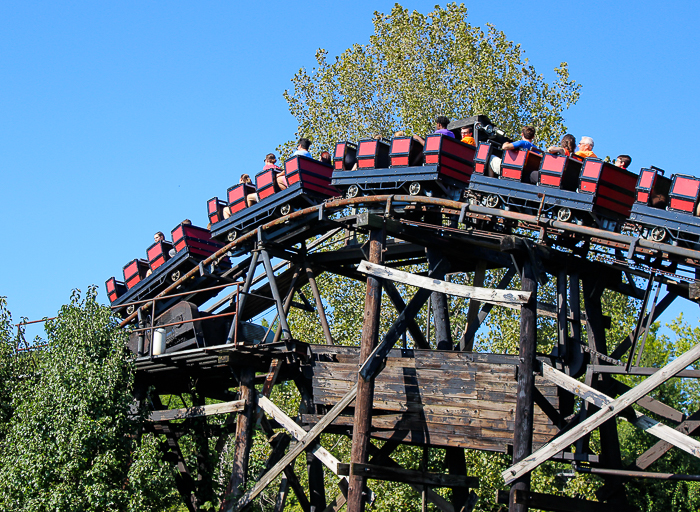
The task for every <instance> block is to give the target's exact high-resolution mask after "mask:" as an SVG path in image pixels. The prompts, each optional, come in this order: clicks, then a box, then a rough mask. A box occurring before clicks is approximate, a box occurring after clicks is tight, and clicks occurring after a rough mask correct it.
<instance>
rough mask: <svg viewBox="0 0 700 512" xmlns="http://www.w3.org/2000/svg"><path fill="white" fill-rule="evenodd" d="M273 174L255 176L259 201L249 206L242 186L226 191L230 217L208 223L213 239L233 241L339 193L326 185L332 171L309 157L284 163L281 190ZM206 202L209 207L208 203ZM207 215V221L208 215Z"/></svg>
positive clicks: (267, 172) (247, 191)
mask: <svg viewBox="0 0 700 512" xmlns="http://www.w3.org/2000/svg"><path fill="white" fill-rule="evenodd" d="M277 172H278V171H275V170H274V169H270V170H267V171H262V172H260V173H258V175H257V176H256V184H257V187H256V190H257V194H258V196H259V198H260V201H259V202H257V203H255V204H253V205H252V206H248V205H247V204H246V200H245V197H246V195H247V194H249V193H250V192H251V190H250V189H247V188H246V185H244V184H238V185H236V186H234V187H231V188H230V189H229V193H228V199H229V202H228V206H229V208H230V209H231V216H230V217H229V218H228V219H223V220H219V221H218V222H216V223H212V227H211V234H212V237H213V238H215V239H217V240H222V241H233V240H235V239H236V238H238V237H239V236H241V235H242V234H245V233H247V232H248V231H250V230H252V229H255V228H257V227H258V226H260V225H262V224H265V223H266V222H269V221H270V220H273V219H274V218H277V217H281V216H284V215H288V214H289V213H291V212H293V211H294V210H298V209H302V208H306V207H308V206H311V205H315V204H318V203H320V202H323V201H324V200H325V199H327V198H329V197H333V196H336V195H338V194H339V193H338V190H337V189H336V188H334V187H332V186H331V183H330V182H331V174H332V172H333V168H332V167H331V166H330V165H327V164H324V163H322V162H319V161H317V160H314V159H312V158H307V157H305V156H294V157H292V158H290V159H289V160H287V161H286V162H284V179H285V181H286V184H287V188H286V189H284V190H280V188H279V186H278V183H277ZM215 199H216V198H215ZM217 201H218V199H217ZM210 203H211V204H212V206H213V203H212V200H210ZM217 204H218V203H217ZM208 210H209V211H210V212H211V210H212V208H211V207H209V206H208ZM209 215H210V219H211V218H212V217H211V213H210V214H209Z"/></svg>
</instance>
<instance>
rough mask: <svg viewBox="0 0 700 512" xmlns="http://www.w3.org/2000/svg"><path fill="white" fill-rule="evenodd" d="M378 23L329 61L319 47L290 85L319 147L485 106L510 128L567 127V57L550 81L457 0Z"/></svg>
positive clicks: (571, 89)
mask: <svg viewBox="0 0 700 512" xmlns="http://www.w3.org/2000/svg"><path fill="white" fill-rule="evenodd" d="M373 23H374V35H372V36H371V37H370V40H369V43H367V44H355V45H353V46H352V47H351V48H348V49H347V50H345V51H344V52H343V53H342V54H341V55H340V56H338V57H336V58H335V60H332V61H330V62H329V61H328V53H327V52H326V50H323V49H319V50H318V51H317V52H316V62H317V65H318V67H317V68H314V69H313V70H312V71H311V73H308V72H307V71H306V70H305V69H304V68H302V69H300V70H299V72H298V73H297V74H296V75H295V76H294V78H292V84H293V89H292V90H291V91H285V94H284V96H285V99H286V100H287V102H288V104H289V110H290V112H291V113H292V115H293V116H294V117H295V118H296V119H297V122H298V124H299V130H298V135H300V136H308V137H311V138H313V140H314V144H315V147H316V148H317V149H331V148H332V147H333V144H334V143H335V142H336V141H338V140H358V139H359V138H363V137H368V136H371V135H372V134H374V133H381V134H382V135H384V136H390V135H391V134H392V133H394V131H396V130H404V131H406V132H407V133H409V134H410V133H426V132H430V131H432V130H433V128H434V119H435V117H436V116H438V115H447V116H448V117H449V116H451V117H453V118H462V117H467V116H470V115H476V114H486V115H488V116H489V117H490V118H491V121H492V122H494V123H496V124H497V125H498V126H499V127H501V128H502V129H504V130H505V131H506V133H510V134H512V135H516V134H518V133H520V127H521V126H522V125H524V124H532V125H533V126H535V128H536V129H537V134H538V135H537V136H538V139H539V140H542V141H554V140H557V139H558V138H559V137H560V136H561V135H562V134H563V133H564V131H565V129H566V128H565V126H564V125H563V121H564V119H563V111H564V110H565V109H566V108H568V107H569V106H571V105H573V104H575V103H576V101H577V100H578V97H579V90H580V85H578V84H576V83H575V82H574V81H573V80H571V79H570V78H569V71H568V68H567V64H566V63H565V62H562V63H561V65H560V66H559V67H557V68H556V69H555V70H554V72H555V74H556V80H555V81H554V82H552V83H548V82H547V81H546V80H545V79H544V77H543V76H542V75H540V74H538V73H537V71H536V70H535V68H534V67H533V66H532V65H531V64H530V63H529V62H528V60H527V59H525V58H524V57H523V51H522V50H521V48H520V45H519V44H515V43H513V42H512V41H509V40H508V39H507V38H506V36H505V34H504V33H503V32H500V31H498V30H496V28H495V27H494V26H492V25H487V28H486V31H484V30H482V29H481V28H479V27H473V26H471V25H470V24H469V23H468V21H467V9H466V7H465V6H464V5H457V4H455V3H452V4H448V5H447V6H446V7H445V8H441V7H439V6H436V7H435V10H434V11H433V12H431V13H429V14H427V15H424V14H421V13H419V12H416V11H413V12H409V11H408V9H405V8H403V7H401V6H400V5H399V4H396V5H395V6H394V8H393V9H392V11H391V13H390V14H381V13H378V12H375V13H374V20H373ZM291 146H292V144H291V143H288V144H287V145H286V146H285V147H286V149H287V150H288V149H289V148H291Z"/></svg>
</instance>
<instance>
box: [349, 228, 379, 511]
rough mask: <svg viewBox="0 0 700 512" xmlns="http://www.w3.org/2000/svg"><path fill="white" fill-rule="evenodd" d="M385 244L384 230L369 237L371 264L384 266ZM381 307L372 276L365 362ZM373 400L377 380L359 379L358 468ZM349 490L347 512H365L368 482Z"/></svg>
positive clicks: (354, 453)
mask: <svg viewBox="0 0 700 512" xmlns="http://www.w3.org/2000/svg"><path fill="white" fill-rule="evenodd" d="M385 241H386V232H385V231H384V230H383V229H373V230H372V231H370V234H369V251H368V253H369V261H370V262H371V263H375V264H379V263H381V262H382V251H383V249H384V245H385ZM381 303H382V283H381V281H380V280H379V279H377V278H376V277H373V276H367V291H366V293H365V314H364V320H363V322H362V338H361V342H360V361H366V360H367V359H368V358H369V357H370V355H371V354H372V351H373V350H374V349H375V347H376V346H377V343H378V341H379V313H380V307H381ZM373 398H374V376H371V378H369V379H367V380H365V379H361V378H358V379H357V398H356V399H355V421H354V423H353V429H352V447H351V450H350V461H351V462H352V463H355V464H366V463H367V459H368V456H367V453H368V445H369V442H370V436H369V434H370V430H371V429H372V402H373ZM349 481H350V485H349V488H348V512H363V511H364V509H365V500H364V499H363V497H362V493H363V491H364V487H365V478H364V477H363V476H362V475H352V476H350V479H349Z"/></svg>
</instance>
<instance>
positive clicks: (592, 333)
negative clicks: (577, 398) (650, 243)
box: [583, 278, 627, 503]
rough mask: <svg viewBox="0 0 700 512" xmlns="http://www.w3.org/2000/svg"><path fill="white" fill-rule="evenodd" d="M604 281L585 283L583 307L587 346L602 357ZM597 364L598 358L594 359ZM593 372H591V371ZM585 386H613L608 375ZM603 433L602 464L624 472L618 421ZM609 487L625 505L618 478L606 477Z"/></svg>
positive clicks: (604, 427) (603, 428) (607, 425)
mask: <svg viewBox="0 0 700 512" xmlns="http://www.w3.org/2000/svg"><path fill="white" fill-rule="evenodd" d="M604 288H605V287H604V286H603V283H602V281H601V278H598V279H596V280H593V279H585V280H584V281H583V293H584V299H583V300H584V305H585V307H586V320H587V324H588V325H587V327H588V328H587V332H588V343H589V346H590V347H591V348H593V349H594V350H595V351H597V352H599V353H601V354H605V355H607V354H608V346H607V342H606V339H605V326H604V323H603V309H602V296H603V290H604ZM594 360H595V363H596V364H598V363H599V361H598V358H597V357H596V358H594ZM589 372H590V370H589ZM586 384H589V385H590V386H592V387H593V388H595V389H604V390H607V389H609V388H610V387H611V386H612V385H613V383H612V381H611V377H610V376H609V375H587V378H586ZM588 411H589V414H590V413H594V412H596V411H598V408H597V407H595V406H591V407H590V408H588ZM599 432H600V460H601V462H602V463H603V464H604V465H605V467H608V468H611V469H621V468H622V455H621V453H620V440H619V437H618V434H617V421H616V420H615V418H611V419H609V420H608V421H606V422H604V423H603V424H602V425H601V426H600V429H599ZM604 478H605V480H606V483H608V484H610V485H611V486H613V487H617V488H618V489H617V492H616V493H615V494H614V495H613V496H611V499H612V500H613V501H614V502H619V503H626V502H627V499H626V497H625V492H624V488H623V487H622V485H621V483H622V481H621V480H620V478H619V477H616V476H607V477H604Z"/></svg>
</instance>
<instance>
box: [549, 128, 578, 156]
mask: <svg viewBox="0 0 700 512" xmlns="http://www.w3.org/2000/svg"><path fill="white" fill-rule="evenodd" d="M575 152H576V137H574V136H573V135H571V134H570V133H567V134H566V135H564V137H562V139H561V142H560V143H559V145H558V146H550V147H549V148H547V153H552V154H553V155H564V156H571V155H573V154H574V153H575Z"/></svg>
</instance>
